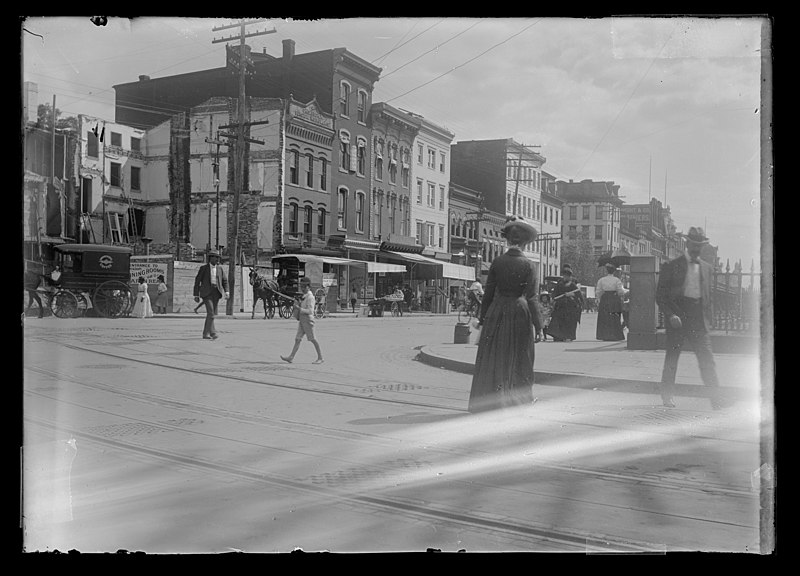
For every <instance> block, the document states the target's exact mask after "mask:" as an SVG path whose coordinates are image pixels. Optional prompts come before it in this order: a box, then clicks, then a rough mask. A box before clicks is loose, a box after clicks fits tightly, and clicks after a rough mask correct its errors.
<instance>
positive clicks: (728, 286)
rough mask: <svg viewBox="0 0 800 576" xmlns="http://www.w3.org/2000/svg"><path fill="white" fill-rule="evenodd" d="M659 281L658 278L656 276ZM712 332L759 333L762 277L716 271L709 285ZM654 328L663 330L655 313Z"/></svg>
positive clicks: (659, 316) (754, 273)
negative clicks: (655, 326)
mask: <svg viewBox="0 0 800 576" xmlns="http://www.w3.org/2000/svg"><path fill="white" fill-rule="evenodd" d="M656 277H658V274H656ZM711 310H712V320H711V329H712V330H715V331H720V332H725V333H726V334H727V333H731V332H733V333H739V334H753V333H757V332H758V330H759V318H760V314H761V273H760V272H754V271H752V270H751V271H750V272H743V271H742V270H741V269H735V270H733V271H730V270H724V271H723V270H715V271H714V273H713V275H712V282H711ZM657 328H659V329H663V328H664V315H663V314H662V313H661V312H659V313H658V326H657Z"/></svg>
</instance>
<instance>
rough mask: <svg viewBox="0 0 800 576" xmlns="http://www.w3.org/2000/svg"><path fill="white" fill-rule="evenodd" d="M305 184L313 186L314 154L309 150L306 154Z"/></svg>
mask: <svg viewBox="0 0 800 576" xmlns="http://www.w3.org/2000/svg"><path fill="white" fill-rule="evenodd" d="M306 162H307V164H306V186H308V187H309V188H313V187H314V155H313V154H312V153H311V152H309V153H308V154H306Z"/></svg>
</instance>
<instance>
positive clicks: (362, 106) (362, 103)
mask: <svg viewBox="0 0 800 576" xmlns="http://www.w3.org/2000/svg"><path fill="white" fill-rule="evenodd" d="M358 121H359V122H361V123H362V124H363V123H366V121H367V93H366V92H364V91H363V90H359V91H358Z"/></svg>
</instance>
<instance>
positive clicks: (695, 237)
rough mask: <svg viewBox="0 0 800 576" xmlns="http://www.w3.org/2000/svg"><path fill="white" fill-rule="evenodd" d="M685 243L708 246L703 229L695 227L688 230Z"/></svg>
mask: <svg viewBox="0 0 800 576" xmlns="http://www.w3.org/2000/svg"><path fill="white" fill-rule="evenodd" d="M686 241H687V242H689V243H691V244H708V238H706V235H705V232H703V229H702V228H698V227H695V226H692V227H691V228H689V233H688V234H687V235H686Z"/></svg>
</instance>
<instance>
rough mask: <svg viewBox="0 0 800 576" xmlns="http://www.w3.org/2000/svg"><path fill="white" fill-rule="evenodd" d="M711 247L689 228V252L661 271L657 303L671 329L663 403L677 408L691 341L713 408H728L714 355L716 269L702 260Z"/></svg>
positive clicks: (668, 341) (663, 385) (701, 236)
mask: <svg viewBox="0 0 800 576" xmlns="http://www.w3.org/2000/svg"><path fill="white" fill-rule="evenodd" d="M706 244H708V238H706V236H705V234H704V233H703V229H702V228H695V227H692V228H689V234H688V235H687V236H686V251H685V253H684V254H683V255H682V256H679V257H678V258H675V259H674V260H671V261H669V262H667V263H666V264H664V265H663V266H662V267H661V272H660V274H659V277H658V287H657V288H656V302H657V303H658V305H659V307H660V308H661V312H662V313H663V314H664V319H665V321H666V329H667V353H666V356H665V358H664V370H663V372H662V375H661V386H660V390H659V391H660V392H661V399H662V401H663V403H664V406H667V407H668V408H674V407H675V402H674V399H673V394H674V389H675V374H676V372H677V371H678V359H679V358H680V355H681V348H682V347H683V341H684V340H689V342H690V343H691V344H692V347H693V348H694V353H695V355H696V356H697V362H698V364H699V365H700V375H701V377H702V379H703V384H705V385H706V386H707V387H708V388H709V391H710V396H711V407H712V408H713V409H714V410H719V409H721V408H724V407H725V406H726V404H727V403H726V402H724V401H723V399H722V398H721V396H720V392H719V380H718V379H717V369H716V365H715V363H714V355H713V353H712V351H711V337H710V335H709V330H710V329H711V281H712V267H711V265H710V264H708V263H707V262H704V261H703V260H700V251H701V250H702V248H703V246H704V245H706Z"/></svg>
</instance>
